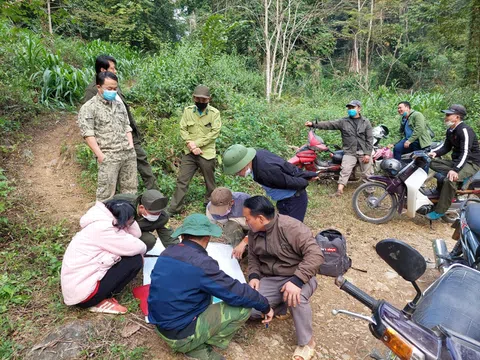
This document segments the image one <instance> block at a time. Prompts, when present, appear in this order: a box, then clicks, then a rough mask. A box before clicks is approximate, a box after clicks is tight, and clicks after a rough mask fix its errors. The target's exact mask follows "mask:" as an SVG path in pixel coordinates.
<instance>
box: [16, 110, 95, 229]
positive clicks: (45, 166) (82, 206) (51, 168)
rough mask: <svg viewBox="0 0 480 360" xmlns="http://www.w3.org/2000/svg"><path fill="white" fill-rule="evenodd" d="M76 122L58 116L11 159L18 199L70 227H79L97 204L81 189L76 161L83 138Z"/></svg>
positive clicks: (79, 172)
mask: <svg viewBox="0 0 480 360" xmlns="http://www.w3.org/2000/svg"><path fill="white" fill-rule="evenodd" d="M75 120H76V117H75V116H74V115H72V114H70V113H65V114H62V115H59V116H58V119H57V120H56V121H55V122H51V121H50V122H48V123H46V124H45V125H43V126H41V128H40V129H37V130H36V131H35V133H32V134H30V135H31V137H32V139H31V140H29V141H27V142H26V143H25V144H24V145H23V146H22V149H21V150H20V151H19V153H18V154H17V156H15V157H13V158H11V159H10V168H11V169H15V172H16V174H15V177H14V179H13V180H14V181H15V182H16V186H17V191H18V193H19V195H20V196H22V197H23V198H25V199H27V200H28V201H27V203H33V204H35V208H36V210H37V211H39V212H43V213H45V215H46V216H48V217H49V218H51V219H52V220H53V221H61V220H64V219H66V220H67V221H68V222H69V223H70V224H74V223H76V224H78V220H79V219H80V217H81V216H82V215H83V214H84V213H85V210H86V209H87V207H88V205H89V204H91V203H92V202H93V201H94V200H95V195H94V194H89V193H88V192H87V191H86V190H85V189H84V188H83V187H82V186H81V185H80V175H81V171H82V170H81V168H80V166H79V165H78V164H77V163H76V161H75V152H76V145H77V144H80V143H81V142H82V138H81V136H80V133H79V131H78V127H77V125H76V123H75ZM12 162H15V166H14V167H13V166H12V165H13V164H12Z"/></svg>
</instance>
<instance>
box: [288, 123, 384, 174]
mask: <svg viewBox="0 0 480 360" xmlns="http://www.w3.org/2000/svg"><path fill="white" fill-rule="evenodd" d="M373 130H374V131H373V137H374V144H373V145H374V153H373V154H372V155H374V157H373V159H374V161H381V160H382V159H383V158H387V157H392V156H393V154H391V150H390V149H388V151H386V152H382V151H379V150H380V149H378V143H379V142H380V140H381V139H384V138H386V137H387V135H388V128H387V127H386V126H384V125H379V126H377V127H375V128H374V129H373ZM325 152H328V153H329V157H330V159H328V160H322V159H321V158H320V156H319V155H320V154H321V153H325ZM387 152H388V154H387ZM343 154H344V151H343V150H334V151H332V150H331V149H330V148H329V147H328V146H327V145H325V143H324V142H323V139H322V138H321V137H320V136H318V135H317V134H316V133H315V130H314V129H311V130H310V131H309V132H308V144H305V145H303V146H302V147H300V148H299V149H298V150H297V152H296V154H295V156H294V157H292V158H291V159H289V160H288V162H289V163H291V164H293V165H296V166H298V167H300V168H302V169H305V170H308V171H315V172H316V173H317V174H318V177H319V178H320V179H338V177H339V175H340V170H341V168H342V158H343ZM355 173H356V169H355V170H354V171H353V172H352V175H351V177H350V180H351V181H356V180H358V179H357V178H355Z"/></svg>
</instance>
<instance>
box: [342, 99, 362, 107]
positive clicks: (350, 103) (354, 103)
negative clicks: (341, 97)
mask: <svg viewBox="0 0 480 360" xmlns="http://www.w3.org/2000/svg"><path fill="white" fill-rule="evenodd" d="M347 106H360V107H362V103H361V102H360V100H352V101H350V102H349V103H348V104H347V105H345V107H347Z"/></svg>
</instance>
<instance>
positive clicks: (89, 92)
mask: <svg viewBox="0 0 480 360" xmlns="http://www.w3.org/2000/svg"><path fill="white" fill-rule="evenodd" d="M97 93H98V89H97V84H96V82H95V79H93V81H92V82H91V83H90V84H88V86H87V88H86V89H85V96H84V98H83V100H82V105H83V104H85V103H86V102H87V101H88V100H90V99H91V98H93V97H94V96H95V95H97ZM117 94H118V96H119V97H120V99H121V100H122V101H123V104H124V105H125V108H126V109H127V115H128V120H130V127H131V128H132V136H133V142H134V143H137V142H139V141H140V140H141V137H140V133H139V132H138V127H137V123H136V122H135V119H134V118H133V115H132V112H131V111H130V106H128V104H127V102H126V100H125V96H123V93H122V90H121V89H120V86H118V88H117Z"/></svg>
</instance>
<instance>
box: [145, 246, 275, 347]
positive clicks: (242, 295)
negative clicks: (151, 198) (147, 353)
mask: <svg viewBox="0 0 480 360" xmlns="http://www.w3.org/2000/svg"><path fill="white" fill-rule="evenodd" d="M151 280H152V281H151V284H150V294H149V296H148V320H149V321H150V323H152V324H155V325H157V327H158V328H159V330H160V332H162V333H163V334H164V335H165V336H167V337H169V338H178V333H179V332H181V330H182V329H185V328H187V327H188V330H189V331H187V332H185V331H183V332H181V335H182V336H181V337H180V338H184V337H187V336H189V335H191V334H193V332H194V331H195V323H196V319H197V316H198V315H200V314H201V313H202V312H204V311H205V310H206V309H207V307H208V306H209V305H210V304H211V303H212V296H215V297H217V298H219V299H222V300H223V301H225V303H227V304H229V305H231V306H238V307H245V308H254V309H256V310H258V311H261V312H262V313H265V314H266V313H268V312H269V311H270V305H269V304H268V300H267V299H266V298H265V297H263V296H262V295H260V293H259V292H257V291H256V290H253V289H252V288H251V287H250V286H249V285H248V284H242V283H240V282H239V281H238V280H235V279H233V278H231V277H230V276H228V275H227V274H225V273H224V272H223V271H222V270H220V268H219V267H218V263H217V262H216V261H215V260H214V259H212V258H211V257H210V256H209V255H208V254H207V251H206V250H205V249H204V248H203V247H202V246H200V245H199V244H197V243H195V242H193V241H189V240H184V241H183V242H182V243H180V244H177V245H173V246H169V247H168V248H167V249H166V250H164V251H163V253H162V254H161V255H160V256H159V258H158V260H157V263H156V264H155V267H154V268H153V271H152V274H151ZM162 330H166V331H165V332H163V331H162ZM167 334H168V335H167Z"/></svg>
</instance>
